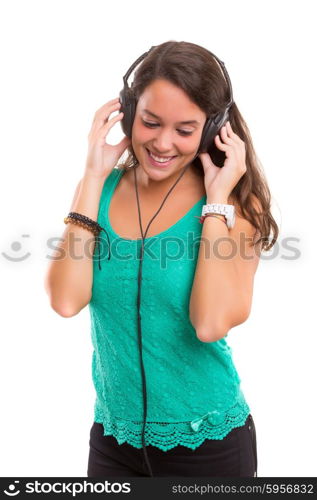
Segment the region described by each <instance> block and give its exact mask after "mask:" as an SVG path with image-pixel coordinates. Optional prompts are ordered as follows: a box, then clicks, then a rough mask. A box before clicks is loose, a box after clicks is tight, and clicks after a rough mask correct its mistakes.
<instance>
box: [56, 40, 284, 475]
mask: <svg viewBox="0 0 317 500" xmlns="http://www.w3.org/2000/svg"><path fill="white" fill-rule="evenodd" d="M131 92H132V94H133V96H134V99H135V102H136V108H135V111H134V113H133V123H132V130H131V134H130V135H131V137H125V138H124V139H122V141H121V142H120V143H119V144H117V145H110V144H107V142H106V139H107V135H108V133H109V131H110V130H111V128H112V127H113V126H114V124H115V123H117V122H118V121H122V120H124V114H123V113H122V112H121V113H119V114H118V115H117V116H115V117H113V118H111V119H110V115H111V114H112V113H113V112H115V111H119V110H120V108H122V106H121V102H120V99H119V98H116V99H113V100H112V101H109V102H107V103H106V104H105V105H104V106H102V107H101V108H100V109H99V110H98V111H97V112H96V114H95V118H94V121H93V124H92V128H91V132H90V134H89V151H88V156H87V162H86V168H85V172H84V176H83V178H82V180H81V182H80V184H79V186H78V188H77V192H76V194H75V197H74V200H73V204H72V207H71V212H70V214H69V217H68V218H67V219H65V222H66V223H67V226H66V229H65V238H64V243H63V245H61V246H62V247H63V248H64V249H66V248H67V244H68V243H69V241H70V238H71V233H73V234H75V236H77V238H78V239H79V240H80V242H79V244H80V247H81V250H82V252H83V254H84V253H87V252H85V249H87V243H93V251H94V250H95V246H94V243H95V239H94V238H92V235H91V233H90V238H89V228H90V231H92V232H94V234H95V236H96V235H98V243H99V244H98V245H96V247H97V246H98V250H99V259H101V262H102V266H101V265H100V260H99V262H98V264H97V261H96V260H95V259H92V258H91V257H92V256H91V255H89V256H87V255H84V257H83V259H82V260H81V261H78V260H76V261H72V260H71V259H70V258H68V257H66V258H64V259H63V261H62V262H58V261H55V262H54V263H53V264H52V265H51V268H50V272H49V274H48V279H47V283H48V285H47V288H48V292H49V293H50V295H51V304H52V307H54V309H55V310H56V311H57V312H59V314H62V315H63V316H66V317H68V316H73V315H74V314H77V313H78V312H79V311H80V310H81V309H82V308H83V307H85V306H86V305H87V304H89V309H90V314H91V325H92V328H91V334H92V342H93V346H94V352H93V360H92V373H93V381H94V386H95V389H96V394H97V397H96V403H95V409H94V423H93V425H92V428H91V433H90V452H89V460H88V476H90V477H93V476H191V477H194V476H207V477H225V476H231V477H239V476H245V477H246V476H255V475H257V449H256V433H255V426H254V422H253V418H252V415H251V413H250V408H249V406H248V404H247V402H246V400H245V398H244V395H243V392H242V390H241V388H240V378H239V375H238V374H237V371H236V369H235V367H234V364H233V361H232V356H231V348H230V347H229V346H228V345H227V342H226V340H225V337H226V336H227V335H228V333H229V331H230V329H231V328H232V327H234V326H237V325H239V324H241V323H243V322H244V321H246V319H247V318H248V316H249V314H250V309H251V301H252V291H253V281H254V275H255V272H256V269H257V266H258V262H259V255H260V252H261V250H263V249H264V250H269V249H270V248H271V247H272V246H273V244H274V243H275V241H276V239H277V236H278V228H277V225H276V223H275V221H274V219H273V217H272V215H271V213H270V192H269V189H268V186H267V183H266V181H265V177H264V175H263V173H262V172H261V168H260V164H259V161H258V159H257V157H256V155H255V152H254V149H253V146H252V140H251V137H250V134H249V131H248V128H247V126H246V123H245V122H244V120H243V118H242V116H241V114H240V113H239V110H238V107H237V105H236V104H235V103H234V102H233V103H232V102H231V101H230V91H229V89H228V82H227V81H226V79H225V78H224V75H223V72H222V71H221V69H220V66H219V64H218V63H217V62H216V60H215V57H213V55H212V54H211V53H210V52H209V51H208V50H206V49H204V48H203V47H200V46H198V45H195V44H192V43H187V42H175V41H169V42H165V43H163V44H161V45H159V46H157V47H154V49H152V50H151V51H149V53H148V54H147V56H146V57H145V58H144V60H143V61H142V63H141V64H140V66H139V68H138V69H137V71H136V73H135V75H134V80H133V85H132V90H131ZM121 100H122V99H121ZM228 102H230V106H229V108H228V112H229V115H228V121H226V123H225V125H224V126H223V127H221V129H220V130H218V133H217V134H216V135H215V137H214V139H213V141H212V143H210V145H209V148H208V151H207V152H201V153H200V152H199V151H200V149H199V148H200V146H201V139H202V134H203V133H204V131H205V128H204V127H205V124H206V123H207V121H206V120H207V119H208V118H209V117H213V116H215V115H217V113H219V112H220V111H221V110H223V109H225V108H226V105H227V104H228ZM123 129H124V130H126V126H125V127H123ZM128 135H129V134H128ZM127 148H128V152H129V155H128V157H127V159H126V161H125V162H124V163H122V164H121V165H119V168H114V167H116V166H117V163H118V161H119V159H120V157H121V155H122V154H123V152H124V151H125V150H126V149H127ZM162 202H163V203H162ZM214 204H217V206H216V205H214ZM206 205H207V206H208V208H209V210H210V211H209V212H207V214H206V216H204V217H200V216H201V215H202V208H203V207H205V206H206ZM219 207H220V208H219ZM226 207H227V208H226ZM228 207H229V208H228ZM233 208H234V214H235V220H234V219H233V218H232V217H231V218H230V217H229V213H228V212H222V210H232V209H233ZM76 214H77V215H76ZM78 214H79V215H78ZM223 214H225V215H223ZM231 215H232V212H231ZM82 216H85V217H86V218H83V217H82ZM154 216H155V217H154ZM76 217H77V218H76ZM70 228H71V229H70ZM145 228H146V231H145V233H144V229H145ZM87 229H88V231H87ZM271 230H273V240H272V241H271V242H270V241H269V236H270V233H271ZM102 231H104V232H105V236H106V238H102V239H101V238H100V235H103V233H102ZM256 238H257V239H256ZM139 260H141V262H139ZM92 261H93V263H92ZM140 269H142V271H141V272H142V284H140ZM71 280H72V281H71ZM140 290H142V293H141V292H140ZM141 323H142V337H141ZM138 328H139V330H138ZM137 332H139V343H138V336H137ZM141 343H142V346H141V345H140V344H141ZM142 354H143V357H142ZM140 366H141V369H140ZM145 375H146V377H145ZM142 396H143V398H142ZM142 420H143V425H142ZM145 422H146V423H145ZM142 448H143V449H142Z"/></svg>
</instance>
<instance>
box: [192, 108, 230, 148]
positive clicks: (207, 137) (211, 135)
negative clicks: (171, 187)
mask: <svg viewBox="0 0 317 500" xmlns="http://www.w3.org/2000/svg"><path fill="white" fill-rule="evenodd" d="M228 119H229V108H226V109H225V111H220V112H219V113H218V114H217V115H216V116H215V117H214V118H208V119H207V121H206V123H205V125H204V128H203V132H202V134H201V140H200V144H199V148H198V154H200V153H206V152H207V151H208V150H209V149H210V148H211V146H212V145H213V144H214V139H215V137H216V135H217V133H218V132H219V130H220V129H221V127H222V126H223V125H224V124H225V123H226V122H227V121H228Z"/></svg>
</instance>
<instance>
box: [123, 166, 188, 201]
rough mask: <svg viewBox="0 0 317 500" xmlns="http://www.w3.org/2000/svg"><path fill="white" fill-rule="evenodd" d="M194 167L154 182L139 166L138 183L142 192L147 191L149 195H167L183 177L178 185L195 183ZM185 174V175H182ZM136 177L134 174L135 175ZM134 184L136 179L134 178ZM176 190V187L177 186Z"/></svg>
mask: <svg viewBox="0 0 317 500" xmlns="http://www.w3.org/2000/svg"><path fill="white" fill-rule="evenodd" d="M193 168H194V167H193V165H189V166H187V167H183V168H182V169H181V170H178V171H177V172H175V173H174V174H173V175H170V176H169V177H166V178H165V179H161V180H153V179H151V178H150V177H149V176H148V174H147V173H146V172H145V171H144V169H143V168H142V167H141V166H140V165H138V167H137V168H136V170H135V174H136V179H137V183H138V187H139V189H141V190H144V191H146V192H147V193H152V194H153V195H155V194H159V193H162V192H163V193H167V191H168V190H169V189H170V188H171V187H172V186H174V184H175V182H176V181H177V180H178V179H179V178H180V177H181V179H180V180H179V182H178V183H177V184H182V186H183V187H184V185H185V184H186V185H187V184H190V183H192V182H193V177H194V176H195V177H196V176H197V174H196V173H195V172H193ZM184 170H185V172H184ZM182 174H183V175H182ZM133 176H134V174H133ZM133 182H134V178H133ZM175 188H176V186H175Z"/></svg>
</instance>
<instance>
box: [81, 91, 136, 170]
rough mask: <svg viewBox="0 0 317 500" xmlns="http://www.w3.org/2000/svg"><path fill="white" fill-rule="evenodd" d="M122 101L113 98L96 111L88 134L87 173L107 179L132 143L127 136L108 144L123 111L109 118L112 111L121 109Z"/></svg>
mask: <svg viewBox="0 0 317 500" xmlns="http://www.w3.org/2000/svg"><path fill="white" fill-rule="evenodd" d="M120 107H121V103H120V101H119V97H116V98H115V99H112V100H111V101H109V102H107V103H106V104H104V105H103V106H102V107H101V108H100V109H98V111H96V113H95V116H94V120H93V123H92V127H91V130H90V132H89V134H88V154H87V160H86V169H85V174H88V175H92V176H93V177H97V178H101V179H106V178H107V177H108V175H109V174H110V173H111V172H112V170H113V168H114V167H115V165H116V164H117V162H118V160H119V158H120V156H121V155H122V154H123V152H124V151H125V149H126V148H127V147H128V146H129V145H130V144H131V139H130V138H128V137H127V136H124V138H123V139H122V140H121V141H120V142H119V143H118V144H114V145H111V144H107V143H106V137H107V135H108V133H109V131H110V130H111V128H112V127H113V126H114V124H115V123H117V122H118V121H119V120H122V118H123V113H119V114H118V115H116V116H114V117H113V118H111V120H109V116H110V115H111V113H114V112H115V111H117V110H119V109H120Z"/></svg>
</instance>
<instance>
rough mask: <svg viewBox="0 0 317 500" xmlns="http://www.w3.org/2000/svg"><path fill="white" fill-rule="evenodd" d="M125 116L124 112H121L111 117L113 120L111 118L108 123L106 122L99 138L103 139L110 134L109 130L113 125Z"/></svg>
mask: <svg viewBox="0 0 317 500" xmlns="http://www.w3.org/2000/svg"><path fill="white" fill-rule="evenodd" d="M122 117H123V113H122V112H121V113H119V114H118V115H116V116H114V117H113V118H111V120H109V121H108V122H107V123H105V124H104V126H103V127H101V129H100V131H99V138H101V139H105V138H106V136H107V135H108V132H109V131H110V129H111V128H112V127H113V125H114V124H115V123H116V122H118V121H119V120H121V119H122Z"/></svg>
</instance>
